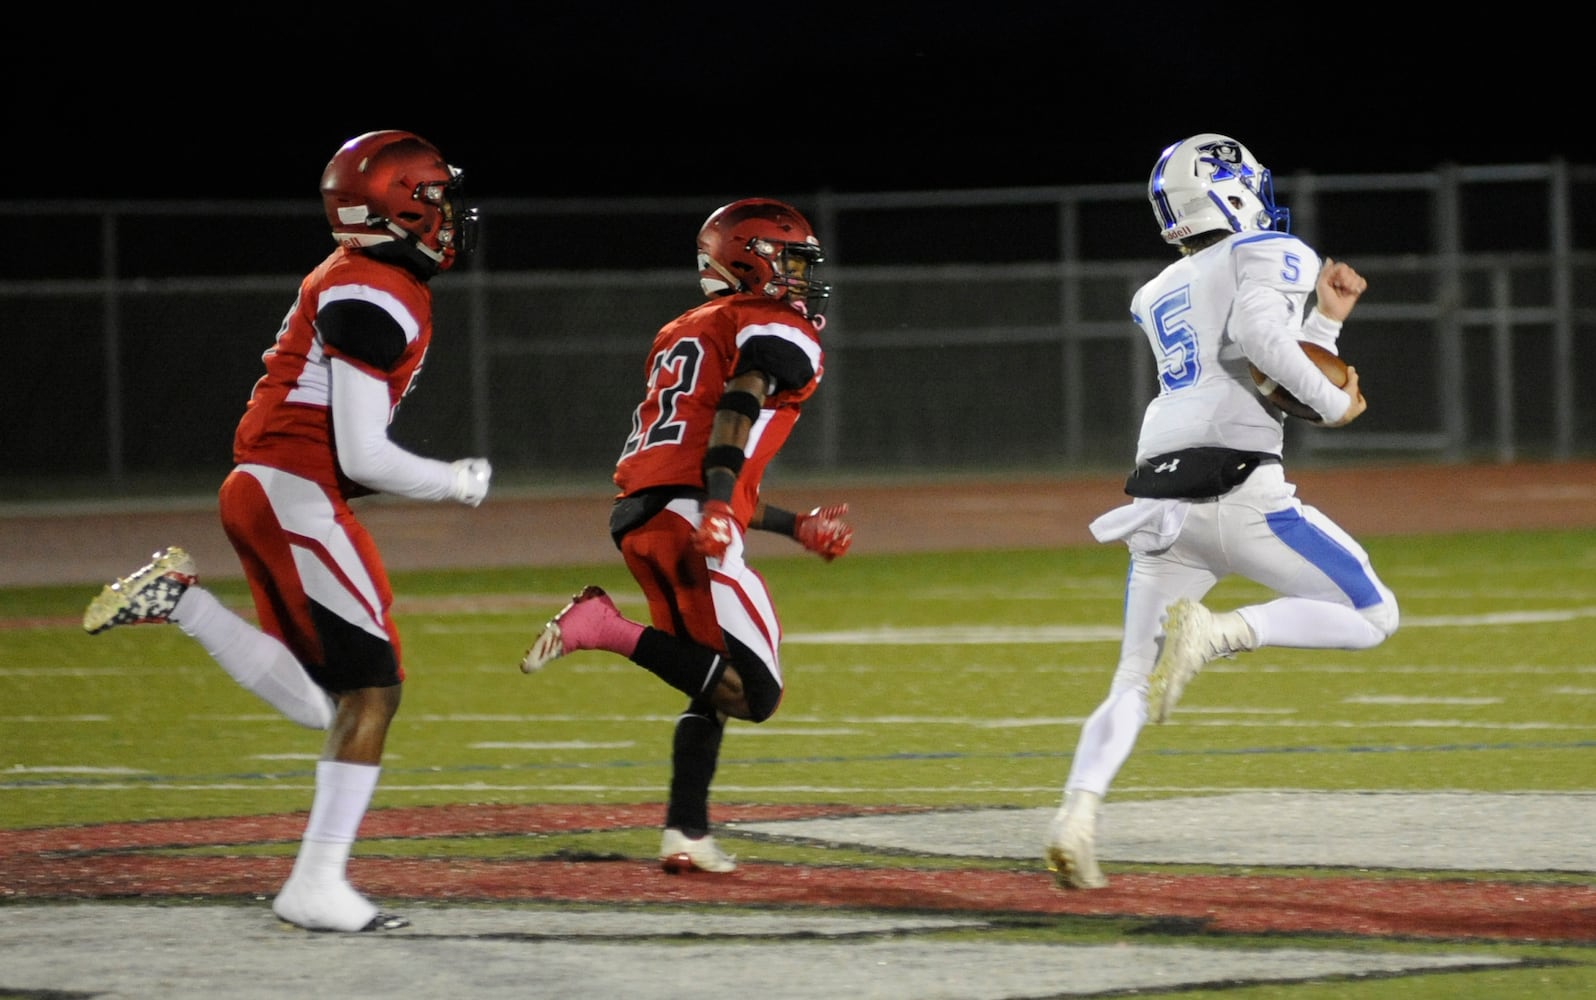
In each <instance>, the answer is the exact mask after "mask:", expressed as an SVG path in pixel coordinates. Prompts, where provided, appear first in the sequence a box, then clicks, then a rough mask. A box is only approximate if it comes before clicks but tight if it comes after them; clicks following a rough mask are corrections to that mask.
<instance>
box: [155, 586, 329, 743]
mask: <svg viewBox="0 0 1596 1000" xmlns="http://www.w3.org/2000/svg"><path fill="white" fill-rule="evenodd" d="M172 621H174V622H176V623H177V626H178V628H181V629H182V630H183V631H184V633H186V634H187V635H190V636H192V637H193V638H194V639H195V640H196V641H198V642H199V644H200V645H201V646H203V647H204V648H205V652H207V653H209V654H211V659H213V660H215V661H216V662H217V663H218V664H220V665H221V668H222V669H223V670H225V671H227V674H228V676H230V677H232V678H233V680H235V681H237V682H238V683H239V684H240V685H241V686H243V688H244V690H246V691H249V692H250V693H252V694H254V695H255V696H256V697H258V698H260V699H261V700H262V701H264V702H266V704H268V705H270V706H271V707H273V708H275V709H277V711H279V712H281V713H282V714H283V715H285V716H287V717H288V718H289V719H290V720H292V721H294V722H297V723H299V724H300V725H301V726H304V727H306V728H307V729H326V728H327V727H328V726H330V725H332V720H333V714H334V712H335V707H334V705H333V700H332V699H331V698H330V697H328V695H327V692H326V691H323V690H322V689H321V688H320V687H318V686H317V684H316V682H315V681H313V680H311V679H310V675H309V674H307V673H305V668H304V667H302V666H300V664H299V660H297V659H295V657H294V654H293V653H290V652H289V651H288V647H287V646H284V645H283V644H282V643H281V642H280V641H278V640H277V639H276V638H274V637H272V636H269V635H267V634H266V633H265V632H262V631H261V630H260V629H258V628H256V627H255V626H253V625H251V624H250V623H249V622H247V621H245V620H244V619H242V618H240V617H239V616H238V615H236V614H234V613H233V612H232V611H230V610H228V609H227V608H226V607H224V606H223V604H222V602H221V601H218V600H217V599H216V597H215V595H213V594H212V593H211V592H210V591H208V590H205V589H203V588H201V587H197V586H191V587H189V588H188V590H187V591H185V592H184V593H183V596H182V597H181V598H179V599H178V602H177V607H175V608H174V609H173V611H172Z"/></svg>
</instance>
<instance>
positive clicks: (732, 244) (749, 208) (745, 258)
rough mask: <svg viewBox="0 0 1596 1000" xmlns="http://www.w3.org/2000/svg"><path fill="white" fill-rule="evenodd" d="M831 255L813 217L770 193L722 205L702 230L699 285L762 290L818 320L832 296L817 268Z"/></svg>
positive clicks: (707, 289) (714, 289)
mask: <svg viewBox="0 0 1596 1000" xmlns="http://www.w3.org/2000/svg"><path fill="white" fill-rule="evenodd" d="M825 259H826V255H825V252H824V251H823V250H821V249H820V241H819V240H818V239H816V238H815V232H814V229H813V228H811V227H810V225H809V220H808V219H805V218H804V217H803V215H802V214H800V213H799V211H798V210H797V209H796V208H793V207H792V206H791V205H788V204H785V203H783V202H779V201H773V200H771V199H769V198H744V199H743V200H741V201H734V202H732V203H731V204H730V205H724V206H722V207H720V208H717V209H716V210H715V211H714V212H711V213H710V216H709V218H708V219H707V220H705V222H704V227H703V228H702V229H700V230H699V231H698V284H699V287H701V288H703V290H704V294H705V295H706V296H708V297H710V298H715V297H716V296H719V295H730V294H732V293H734V292H759V293H761V294H764V295H768V296H770V297H771V298H773V299H783V298H784V299H787V300H788V301H789V302H790V303H791V305H792V307H793V308H794V309H797V310H798V311H799V312H801V313H803V314H804V315H806V316H809V317H810V318H811V319H818V318H819V317H820V314H821V313H822V312H824V311H825V308H826V300H827V299H828V298H829V297H830V296H831V286H830V285H828V284H826V283H825V282H823V281H821V280H820V278H819V275H818V273H817V271H818V267H819V265H820V263H821V261H823V260H825Z"/></svg>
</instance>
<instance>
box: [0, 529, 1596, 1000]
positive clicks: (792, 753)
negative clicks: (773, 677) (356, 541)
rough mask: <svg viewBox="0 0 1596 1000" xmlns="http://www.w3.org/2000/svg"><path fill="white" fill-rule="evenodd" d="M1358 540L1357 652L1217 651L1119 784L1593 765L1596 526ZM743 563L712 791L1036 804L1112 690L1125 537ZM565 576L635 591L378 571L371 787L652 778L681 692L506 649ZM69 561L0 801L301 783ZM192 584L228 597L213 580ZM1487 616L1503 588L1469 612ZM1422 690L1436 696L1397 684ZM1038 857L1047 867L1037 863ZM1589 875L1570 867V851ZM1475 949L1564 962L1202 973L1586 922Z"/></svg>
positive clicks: (1392, 777)
mask: <svg viewBox="0 0 1596 1000" xmlns="http://www.w3.org/2000/svg"><path fill="white" fill-rule="evenodd" d="M1367 545H1368V548H1369V549H1370V551H1371V552H1372V554H1373V556H1374V560H1375V565H1376V567H1377V568H1378V569H1379V571H1380V572H1381V575H1382V576H1383V577H1384V579H1385V580H1386V582H1387V583H1388V584H1389V585H1390V586H1391V587H1392V589H1393V590H1394V591H1395V592H1396V594H1397V595H1398V598H1399V600H1400V603H1401V606H1402V613H1403V622H1404V624H1403V628H1402V629H1401V630H1400V631H1399V632H1398V633H1397V635H1396V636H1394V637H1393V638H1392V639H1391V640H1390V641H1388V642H1387V643H1386V644H1384V645H1383V646H1381V647H1379V648H1377V649H1374V650H1367V651H1362V652H1339V651H1293V650H1278V649H1270V650H1265V651H1261V652H1259V653H1255V654H1250V655H1248V656H1244V657H1241V658H1238V659H1236V660H1235V661H1221V662H1220V663H1217V664H1214V665H1212V666H1211V667H1210V668H1209V669H1208V670H1205V671H1204V673H1203V675H1202V678H1201V679H1200V681H1199V682H1198V683H1196V684H1194V685H1193V687H1192V689H1191V690H1190V691H1189V692H1188V694H1187V696H1186V699H1185V700H1184V701H1183V703H1182V708H1181V711H1182V712H1191V713H1194V714H1193V717H1202V716H1201V713H1202V712H1203V710H1204V709H1211V710H1212V709H1218V710H1221V711H1220V712H1219V714H1218V715H1216V716H1215V717H1223V718H1230V719H1238V720H1248V723H1249V724H1246V725H1242V724H1236V725H1217V726H1209V725H1202V726H1199V725H1171V726H1162V727H1149V728H1148V729H1147V730H1145V731H1144V733H1143V737H1142V740H1141V743H1140V745H1139V747H1138V750H1137V752H1136V753H1135V754H1134V755H1133V756H1132V758H1131V760H1130V762H1129V763H1128V764H1127V766H1126V767H1125V769H1124V770H1123V771H1122V772H1121V774H1120V777H1119V780H1118V784H1117V785H1116V790H1115V793H1114V794H1115V796H1116V797H1119V798H1124V799H1130V798H1157V797H1162V796H1166V795H1171V794H1179V793H1180V790H1181V789H1196V788H1203V789H1215V790H1223V789H1227V788H1236V789H1244V788H1245V789H1258V788H1282V789H1308V790H1315V789H1322V790H1348V789H1359V790H1390V791H1426V790H1443V789H1444V790H1448V791H1481V792H1506V791H1518V792H1525V791H1543V792H1566V791H1576V790H1577V791H1589V790H1590V789H1591V787H1592V779H1593V777H1596V641H1593V640H1596V532H1590V531H1562V532H1557V531H1549V532H1537V533H1515V534H1506V533H1503V534H1493V533H1480V534H1470V535H1459V536H1435V537H1422V538H1380V539H1373V540H1369V541H1368V542H1367ZM759 568H760V570H761V571H762V572H763V573H764V575H765V576H766V578H767V579H768V580H769V582H770V585H771V588H772V591H773V592H774V594H775V597H776V600H777V604H778V607H779V609H780V611H781V615H782V622H783V625H784V629H785V632H786V636H787V642H786V644H785V646H784V648H783V666H784V670H785V673H786V675H787V696H786V700H785V701H784V703H783V706H782V709H781V711H780V713H779V714H778V715H777V716H776V717H775V718H774V719H772V720H771V721H770V722H769V723H767V724H765V725H764V726H761V727H751V726H745V725H742V724H739V723H735V722H734V723H732V724H731V727H730V729H729V731H728V736H727V740H726V745H725V749H724V756H723V760H722V765H721V769H720V772H719V774H718V776H717V791H716V797H715V801H716V802H734V801H736V802H769V803H784V802H840V803H846V804H857V805H871V804H883V803H897V804H923V805H935V806H959V805H969V806H1007V807H1016V808H1034V807H1043V806H1051V805H1053V804H1054V803H1055V802H1056V801H1057V798H1058V794H1059V786H1060V784H1061V782H1062V781H1063V779H1064V776H1065V773H1066V771H1067V769H1068V767H1069V759H1070V752H1071V750H1072V749H1073V745H1074V740H1075V736H1076V733H1077V731H1078V727H1079V723H1080V720H1081V719H1082V718H1083V717H1084V716H1085V715H1086V714H1087V713H1088V712H1090V711H1091V709H1092V708H1093V707H1094V706H1095V705H1096V704H1097V702H1098V700H1099V699H1100V698H1101V696H1102V695H1103V693H1104V692H1105V691H1106V688H1107V685H1108V681H1109V675H1110V673H1111V671H1112V667H1113V663H1114V659H1115V656H1116V652H1117V639H1115V638H1113V637H1112V634H1113V633H1117V630H1118V627H1119V609H1120V595H1121V591H1122V587H1123V579H1124V572H1125V554H1124V550H1123V549H1122V548H1121V547H1118V546H1092V547H1083V548H1071V549H1064V550H1058V551H1042V552H1037V551H1023V552H1003V551H997V552H970V553H957V554H920V555H895V556H873V557H863V556H850V557H849V558H848V559H844V560H841V561H838V562H836V563H832V564H829V565H828V564H823V563H821V562H819V561H818V560H815V559H812V558H805V557H791V558H770V559H763V560H760V562H759ZM586 583H599V584H602V585H603V586H604V587H606V588H607V589H609V590H610V592H611V593H612V594H613V595H615V596H616V598H617V601H618V603H619V604H620V605H621V606H622V608H623V610H625V611H628V612H629V613H632V614H633V615H635V616H640V615H641V612H642V608H641V602H640V600H639V597H638V594H637V591H636V589H635V587H634V586H633V585H632V583H631V580H630V578H629V577H627V575H626V574H625V571H624V569H623V568H622V567H621V566H620V565H619V563H618V561H617V562H616V563H615V564H605V565H602V566H593V567H566V568H537V569H525V570H490V571H478V572H450V573H427V574H409V573H407V574H397V575H396V577H395V580H394V585H395V591H396V592H397V593H398V594H399V595H400V598H399V602H398V604H397V606H396V616H397V618H398V621H399V626H400V630H401V632H402V634H403V637H404V644H405V645H404V649H405V661H406V664H407V668H408V671H409V682H408V683H407V685H406V688H405V696H404V704H403V707H402V709H401V713H400V716H399V719H398V720H397V722H396V724H395V727H394V729H393V731H392V733H391V735H390V739H389V746H388V759H387V761H386V762H385V766H384V772H383V779H382V785H381V787H380V788H379V789H378V792H377V798H376V801H375V803H374V805H375V806H376V807H379V808H380V807H385V806H413V805H425V804H449V803H465V802H470V803H490V804H491V803H507V804H525V803H529V802H549V803H561V802H580V803H593V802H601V803H632V802H643V803H658V802H660V801H662V798H663V789H664V786H665V784H666V781H667V778H668V753H669V744H670V733H671V725H672V722H671V720H672V718H673V716H674V714H675V713H676V712H677V711H678V710H679V709H680V707H681V705H682V698H681V696H680V695H678V694H676V693H675V692H673V691H670V690H669V689H667V688H666V687H665V686H664V685H663V684H662V683H660V682H659V681H658V680H656V679H655V678H654V677H652V676H651V675H649V674H647V673H645V672H643V671H642V670H640V669H639V668H637V667H635V666H632V665H630V664H628V663H626V662H625V661H623V660H621V659H620V658H618V657H614V656H611V655H608V654H602V653H579V654H575V655H573V656H571V657H569V658H566V659H564V660H561V661H559V662H558V663H556V664H555V665H553V666H552V667H550V668H549V669H548V670H546V671H544V672H542V673H540V674H537V675H534V676H530V677H529V676H523V675H522V674H521V673H520V672H519V671H518V670H517V669H516V664H517V662H518V660H519V659H520V656H521V654H522V652H523V651H524V650H525V648H526V646H527V645H528V643H529V642H530V641H531V639H532V638H533V636H534V635H535V634H536V633H537V631H538V629H539V627H540V626H541V624H542V622H543V621H545V620H546V619H547V618H548V617H549V615H550V614H552V613H553V612H554V611H555V610H557V609H558V608H559V607H560V605H561V604H563V603H564V601H565V600H566V599H567V596H568V595H569V594H570V593H571V592H572V591H574V590H576V589H579V588H580V587H581V586H582V585H583V584H586ZM95 589H96V588H95V586H93V585H88V586H84V587H51V588H40V589H29V590H20V589H15V590H0V725H3V731H4V733H5V750H6V754H5V758H4V761H3V765H4V767H5V768H6V773H5V775H4V779H5V780H4V781H0V825H3V826H4V827H9V828H17V827H34V826H45V825H54V824H66V823H96V822H106V821H118V820H135V819H150V818H162V817H192V816H231V815H249V814H262V813H271V812H281V811H297V810H303V809H305V808H307V807H308V805H309V802H310V792H311V781H312V774H313V767H314V758H315V756H316V754H317V753H318V751H319V749H320V736H319V734H316V733H312V732H309V731H306V730H303V729H300V728H298V727H295V726H294V725H292V724H290V723H287V722H285V721H283V720H282V719H280V718H279V717H277V716H275V715H274V714H273V713H272V712H271V710H270V709H269V708H268V707H266V706H265V705H264V704H262V703H260V702H258V701H256V700H255V699H254V698H253V697H252V696H251V695H249V694H247V693H245V692H244V691H242V690H241V689H239V688H238V687H237V686H235V685H234V684H233V682H232V681H231V680H229V679H228V678H227V677H226V676H225V675H224V674H223V673H222V672H221V670H220V669H218V668H217V667H216V666H215V665H214V664H213V663H212V662H211V661H210V659H209V658H208V657H207V656H206V655H205V653H204V652H203V651H201V650H200V648H199V647H198V646H197V645H196V644H194V643H193V642H192V641H191V640H189V639H187V638H186V637H185V636H183V635H182V634H181V632H179V631H178V630H177V629H176V628H150V627H144V628H123V629H117V630H113V631H111V632H108V633H106V634H104V635H100V636H93V637H90V636H86V635H84V634H83V632H82V631H81V629H80V628H79V627H78V625H77V620H78V618H79V616H80V615H81V613H82V610H83V606H84V604H85V603H86V601H87V600H88V599H89V598H90V597H91V596H93V593H94V591H95ZM212 589H213V590H214V591H215V592H216V593H217V594H218V596H220V597H221V598H222V599H223V600H224V601H225V602H227V603H229V604H231V605H233V606H235V607H237V608H239V609H240V610H241V611H243V612H244V613H246V614H248V613H249V612H248V605H247V597H246V594H245V591H244V589H243V587H242V584H241V583H240V582H239V581H237V580H236V579H235V580H222V581H220V582H218V583H216V584H215V585H214V586H213V587H212ZM1259 596H1262V592H1261V591H1259V590H1258V589H1257V588H1255V587H1252V586H1250V585H1247V584H1243V583H1239V582H1235V581H1227V582H1226V583H1224V584H1222V585H1221V586H1220V587H1219V588H1218V589H1217V590H1216V591H1215V592H1214V593H1213V594H1212V595H1211V596H1210V598H1209V603H1210V604H1212V605H1214V606H1217V607H1227V606H1230V605H1233V604H1236V603H1241V602H1243V601H1247V600H1251V599H1253V598H1255V597H1259ZM1483 615H1496V616H1499V617H1498V618H1496V619H1493V620H1490V621H1486V622H1481V621H1479V620H1478V616H1483ZM953 627H962V628H970V629H980V628H984V629H990V630H992V633H991V638H990V639H989V640H988V641H985V642H980V643H974V644H966V643H958V644H954V643H929V644H917V643H910V642H907V641H902V640H903V638H904V635H903V633H899V634H898V640H899V641H892V640H891V639H890V638H883V637H882V636H881V635H880V632H881V630H884V629H893V630H912V629H947V628H953ZM1066 627H1076V628H1081V629H1096V630H1098V635H1099V637H1098V638H1095V639H1090V640H1088V641H1056V640H1055V641H1010V640H1012V638H1013V637H1015V636H1024V635H1025V634H1026V630H1034V629H1044V628H1045V629H1055V630H1057V629H1064V628H1066ZM1104 629H1107V630H1109V634H1107V635H1104V634H1103V631H1102V630H1104ZM842 632H857V633H860V635H858V636H854V637H853V638H852V641H849V639H848V637H837V636H836V635H835V633H842ZM1005 635H1007V636H1008V639H1006V638H1005ZM867 639H874V641H864V640H867ZM821 640H824V641H821ZM1439 698H1444V699H1448V700H1447V701H1446V702H1441V703H1431V704H1425V703H1422V702H1420V703H1417V704H1415V703H1414V701H1413V699H1439ZM1271 720H1273V721H1272V723H1271ZM1416 720H1422V721H1424V722H1425V723H1426V724H1424V725H1415V722H1416ZM1282 723H1289V724H1282ZM1308 750H1311V751H1313V752H1312V753H1305V752H1304V751H1308ZM655 836H656V835H655V834H654V833H653V832H652V831H622V832H612V833H605V834H593V835H586V836H583V835H569V836H561V837H555V838H541V839H539V840H537V841H533V842H522V843H520V844H517V845H515V846H509V845H506V844H504V843H502V842H495V841H491V840H489V841H481V840H471V839H462V840H460V841H426V842H423V843H421V844H408V845H405V846H402V847H400V846H393V847H392V851H393V852H394V853H402V852H407V851H415V852H420V853H427V854H431V855H447V854H449V853H458V854H461V855H470V856H510V857H518V856H546V855H548V854H557V853H567V854H582V853H594V854H604V855H621V856H628V855H635V856H639V857H647V856H649V855H650V852H651V851H652V849H653V847H654V843H655V841H654V837H655ZM729 843H730V846H731V847H732V849H734V850H736V851H738V852H739V853H741V854H743V855H745V856H752V857H758V858H761V859H764V860H773V861H811V862H821V861H825V862H831V861H844V862H846V861H850V860H856V858H855V856H854V855H852V854H850V853H848V852H825V851H822V850H820V849H818V848H806V847H798V846H791V845H773V844H770V843H768V842H760V841H757V840H749V841H745V842H741V843H739V842H737V840H736V838H735V837H732V838H730V841H729ZM365 846H369V845H363V847H365ZM382 849H383V850H385V851H387V850H389V849H390V845H387V844H384V845H383V847H382ZM229 850H230V851H235V852H236V850H237V849H236V848H229ZM260 850H262V851H276V850H277V849H275V848H260ZM291 850H292V845H287V846H285V847H283V848H282V849H281V852H291ZM871 862H872V863H898V864H908V865H921V866H925V867H938V866H943V865H947V864H949V862H948V860H947V859H917V858H913V857H909V858H898V859H895V860H891V861H884V860H883V859H882V858H881V857H872V858H871ZM965 863H967V862H965ZM1002 864H1005V865H1009V866H1012V865H1013V862H1003V863H1002ZM1037 868H1038V877H1039V878H1041V877H1045V875H1044V874H1043V873H1041V871H1040V861H1038V863H1037ZM1110 868H1111V869H1112V870H1120V871H1123V870H1126V866H1110ZM1112 870H1111V874H1112ZM1172 870H1173V869H1172ZM1201 870H1205V871H1215V870H1218V871H1224V870H1225V869H1223V868H1218V869H1215V868H1207V869H1201ZM1419 874H1423V873H1419ZM1451 874H1453V875H1455V874H1456V873H1451ZM1481 874H1489V873H1481ZM1508 877H1517V876H1508ZM1573 878H1574V879H1575V880H1578V879H1579V876H1573ZM1560 879H1561V880H1563V881H1567V880H1568V879H1569V877H1568V876H1560ZM1592 881H1596V874H1591V875H1590V877H1589V878H1586V879H1584V882H1585V883H1586V884H1589V883H1590V882H1592ZM1116 926H1117V925H1115V924H1114V923H1113V922H1111V921H1103V922H1095V923H1094V922H1092V921H1089V920H1087V921H1083V920H1067V921H1057V922H1053V923H1051V924H1050V925H1049V926H1048V927H1047V928H1045V929H1040V930H1039V929H1035V928H1029V929H1026V930H1024V931H1016V933H1023V934H1028V935H1041V936H1043V937H1046V938H1048V939H1053V940H1076V939H1088V938H1091V937H1094V936H1101V935H1103V934H1105V933H1106V934H1108V935H1109V936H1113V935H1114V934H1115V933H1116ZM1142 937H1145V935H1143V936H1142ZM1139 939H1140V938H1139ZM1248 943H1253V944H1256V943H1257V942H1256V941H1251V942H1248ZM1290 943H1292V944H1301V943H1302V942H1301V941H1297V940H1292V941H1291V942H1290ZM1337 943H1338V944H1340V945H1345V944H1346V942H1344V941H1343V942H1337ZM1358 946H1369V947H1391V948H1401V947H1413V946H1414V945H1413V944H1412V943H1411V942H1409V943H1403V942H1369V943H1365V942H1359V943H1358ZM1468 947H1469V948H1470V949H1472V950H1483V949H1481V948H1480V946H1478V945H1475V944H1470V945H1468ZM1491 947H1492V948H1493V949H1494V948H1495V947H1496V946H1491ZM1500 947H1501V950H1503V951H1504V952H1505V953H1509V954H1514V955H1525V956H1532V957H1537V958H1542V957H1544V958H1551V959H1555V960H1558V961H1567V962H1571V963H1573V965H1572V966H1570V967H1567V968H1563V967H1551V968H1521V969H1515V970H1511V971H1501V972H1488V973H1469V974H1467V975H1457V974H1435V975H1425V976H1417V977H1407V978H1402V979H1396V980H1388V981H1373V982H1367V983H1345V982H1340V983H1334V984H1317V985H1316V984H1311V983H1310V984H1300V985H1292V986H1261V987H1250V988H1246V989H1241V990H1235V991H1223V995H1224V996H1227V997H1235V996H1243V997H1247V998H1252V1000H1256V998H1276V997H1279V998H1289V1000H1317V998H1320V997H1336V998H1342V997H1347V998H1355V1000H1388V998H1402V1000H1438V998H1442V997H1448V998H1450V997H1454V996H1482V997H1483V996H1489V997H1493V998H1506V1000H1517V998H1526V1000H1528V998H1536V1000H1539V998H1543V997H1560V996H1580V995H1596V954H1593V953H1592V951H1591V950H1590V949H1582V948H1548V947H1541V946H1534V945H1523V946H1510V945H1505V946H1500ZM1145 995H1153V994H1145ZM1181 995H1182V996H1184V997H1208V996H1220V995H1221V993H1220V992H1209V991H1199V992H1185V993H1182V994H1181Z"/></svg>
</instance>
